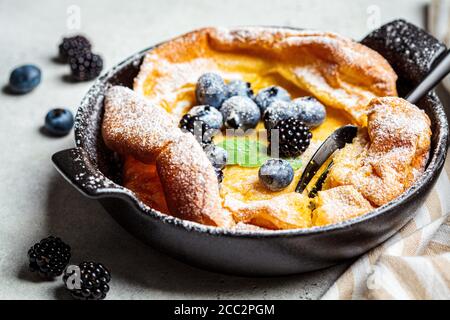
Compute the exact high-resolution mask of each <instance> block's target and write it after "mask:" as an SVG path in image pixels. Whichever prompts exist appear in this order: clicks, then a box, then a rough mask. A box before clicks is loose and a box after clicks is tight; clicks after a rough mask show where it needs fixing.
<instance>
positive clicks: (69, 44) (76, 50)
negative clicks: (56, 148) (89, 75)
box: [59, 36, 91, 62]
mask: <svg viewBox="0 0 450 320" xmlns="http://www.w3.org/2000/svg"><path fill="white" fill-rule="evenodd" d="M90 51H91V43H90V42H89V40H88V39H86V38H85V37H83V36H74V37H70V38H64V39H63V41H62V43H61V44H60V45H59V60H61V62H69V60H70V58H72V57H76V56H79V55H82V54H84V53H87V52H90Z"/></svg>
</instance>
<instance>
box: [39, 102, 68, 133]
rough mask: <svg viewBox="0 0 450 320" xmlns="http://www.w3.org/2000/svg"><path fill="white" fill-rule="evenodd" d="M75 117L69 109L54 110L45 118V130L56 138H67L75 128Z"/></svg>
mask: <svg viewBox="0 0 450 320" xmlns="http://www.w3.org/2000/svg"><path fill="white" fill-rule="evenodd" d="M73 122H74V121H73V115H72V112H70V111H69V110H67V109H59V108H58V109H53V110H50V111H49V112H48V113H47V116H46V117H45V129H46V130H47V131H48V132H49V133H51V134H52V135H55V136H65V135H66V134H68V133H69V132H70V130H71V129H72V127H73Z"/></svg>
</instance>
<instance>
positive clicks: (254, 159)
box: [217, 137, 302, 170]
mask: <svg viewBox="0 0 450 320" xmlns="http://www.w3.org/2000/svg"><path fill="white" fill-rule="evenodd" d="M217 145H218V146H220V147H222V148H224V149H225V150H226V151H227V153H228V162H227V164H229V165H239V166H241V167H244V168H258V167H260V166H262V165H263V164H264V162H266V160H268V159H270V157H269V156H268V155H267V146H266V145H265V144H264V143H262V142H261V141H259V140H250V139H248V138H246V137H233V138H226V139H224V140H222V141H220V142H219V143H218V144H217ZM287 161H289V162H290V164H291V166H292V168H293V169H294V170H297V169H300V168H301V167H302V160H301V159H287Z"/></svg>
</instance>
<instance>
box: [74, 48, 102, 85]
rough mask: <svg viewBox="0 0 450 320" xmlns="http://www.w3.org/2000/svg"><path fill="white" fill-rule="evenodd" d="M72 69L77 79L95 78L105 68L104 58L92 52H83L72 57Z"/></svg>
mask: <svg viewBox="0 0 450 320" xmlns="http://www.w3.org/2000/svg"><path fill="white" fill-rule="evenodd" d="M70 70H71V72H72V78H73V79H74V80H76V81H88V80H92V79H95V78H97V77H98V76H99V75H100V73H101V72H102V70H103V59H102V57H100V56H99V55H98V54H94V53H92V52H86V53H83V54H80V55H77V56H74V57H71V58H70Z"/></svg>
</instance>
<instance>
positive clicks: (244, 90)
mask: <svg viewBox="0 0 450 320" xmlns="http://www.w3.org/2000/svg"><path fill="white" fill-rule="evenodd" d="M227 88H228V97H229V98H231V97H234V96H243V97H249V98H252V97H253V89H252V86H251V84H250V82H245V81H242V80H232V81H230V82H229V83H228V85H227Z"/></svg>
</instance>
